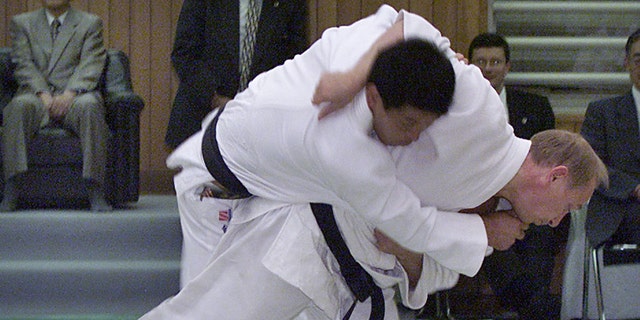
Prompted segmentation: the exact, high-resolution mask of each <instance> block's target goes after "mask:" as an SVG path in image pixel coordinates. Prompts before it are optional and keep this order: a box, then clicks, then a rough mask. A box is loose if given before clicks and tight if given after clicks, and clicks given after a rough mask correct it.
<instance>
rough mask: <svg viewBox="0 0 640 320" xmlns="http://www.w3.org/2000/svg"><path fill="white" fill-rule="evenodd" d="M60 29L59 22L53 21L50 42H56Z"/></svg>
mask: <svg viewBox="0 0 640 320" xmlns="http://www.w3.org/2000/svg"><path fill="white" fill-rule="evenodd" d="M59 29H60V20H58V19H54V20H53V22H52V23H51V40H53V41H56V38H57V37H58V32H59Z"/></svg>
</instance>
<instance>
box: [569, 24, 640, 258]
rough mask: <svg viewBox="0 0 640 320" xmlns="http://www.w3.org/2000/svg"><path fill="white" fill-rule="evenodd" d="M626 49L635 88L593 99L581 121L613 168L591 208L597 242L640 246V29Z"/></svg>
mask: <svg viewBox="0 0 640 320" xmlns="http://www.w3.org/2000/svg"><path fill="white" fill-rule="evenodd" d="M625 52H626V55H625V59H624V65H625V68H626V69H627V71H628V72H629V77H630V78H631V82H632V83H633V86H632V88H631V90H630V91H629V92H627V93H626V94H623V95H620V96H615V97H611V98H606V99H602V100H598V101H593V102H591V103H590V104H589V107H588V108H587V112H586V114H585V118H584V123H583V124H582V132H581V133H582V135H583V136H584V138H585V139H586V140H587V141H589V143H590V144H591V146H592V147H593V150H594V151H595V152H596V153H597V154H598V155H599V156H600V158H601V159H602V161H603V162H604V163H605V164H606V165H607V168H608V169H609V181H610V186H609V188H608V189H602V188H601V189H597V190H596V191H595V192H594V193H593V196H592V197H591V200H590V201H589V206H588V209H587V222H586V234H587V238H588V239H589V242H590V243H591V245H593V246H598V245H600V244H602V243H603V242H605V241H607V240H612V241H616V242H624V243H635V244H640V130H639V129H638V121H640V120H639V119H640V118H639V117H638V110H639V108H640V29H638V30H636V31H635V32H634V33H633V34H631V36H629V39H628V40H627V44H626V46H625Z"/></svg>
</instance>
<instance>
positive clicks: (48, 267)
mask: <svg viewBox="0 0 640 320" xmlns="http://www.w3.org/2000/svg"><path fill="white" fill-rule="evenodd" d="M177 212H178V211H177V206H176V204H175V197H173V196H165V197H158V196H146V197H145V196H143V197H141V198H140V201H139V202H138V203H136V204H133V205H131V206H130V207H127V208H123V209H119V210H115V211H113V212H110V213H92V212H89V211H84V210H70V211H69V210H31V211H18V212H15V213H8V214H2V215H0V243H2V246H0V319H71V320H73V319H137V318H138V317H139V316H141V315H142V314H144V313H145V312H147V311H148V310H150V309H152V308H153V307H154V306H156V305H158V304H159V303H160V302H162V301H163V300H164V299H166V298H168V297H170V296H172V295H174V294H175V293H177V292H178V290H179V270H180V249H181V242H182V235H181V232H180V223H179V217H178V213H177Z"/></svg>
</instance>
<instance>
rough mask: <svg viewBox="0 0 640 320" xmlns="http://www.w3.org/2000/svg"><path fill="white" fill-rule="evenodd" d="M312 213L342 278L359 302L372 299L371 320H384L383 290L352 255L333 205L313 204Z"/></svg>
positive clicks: (347, 315) (351, 309) (350, 310)
mask: <svg viewBox="0 0 640 320" xmlns="http://www.w3.org/2000/svg"><path fill="white" fill-rule="evenodd" d="M311 211H312V212H313V215H314V216H315V218H316V222H317V223H318V226H319V227H320V231H322V235H323V236H324V240H325V242H326V243H327V246H329V249H330V250H331V253H333V256H334V257H335V258H336V260H337V261H338V264H339V265H340V273H342V277H344V280H345V281H346V282H347V286H349V289H351V292H353V294H354V295H355V296H356V299H357V301H360V302H363V301H365V300H367V298H369V297H371V315H370V317H369V319H370V320H380V319H384V296H383V295H382V289H380V287H378V286H377V285H376V284H375V283H374V282H373V278H371V275H369V274H368V273H367V272H366V271H365V270H364V269H363V268H362V266H361V265H360V264H358V262H356V260H355V259H354V258H353V256H352V255H351V252H350V251H349V248H347V244H346V243H345V242H344V239H343V238H342V235H341V234H340V230H339V229H338V225H337V224H336V220H335V218H334V216H333V208H332V207H331V205H328V204H324V203H312V204H311ZM354 307H355V302H354V304H353V305H352V306H351V308H350V309H349V311H348V312H347V314H346V315H345V317H344V318H343V319H349V317H350V316H351V312H352V311H353V308H354Z"/></svg>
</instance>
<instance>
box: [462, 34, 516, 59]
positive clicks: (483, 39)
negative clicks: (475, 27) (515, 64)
mask: <svg viewBox="0 0 640 320" xmlns="http://www.w3.org/2000/svg"><path fill="white" fill-rule="evenodd" d="M495 47H500V48H502V50H504V58H505V59H506V60H507V61H505V62H509V61H511V49H509V44H508V43H507V40H505V39H504V37H503V36H501V35H499V34H497V33H488V32H487V33H481V34H479V35H477V36H476V37H475V38H473V40H472V41H471V44H470V45H469V54H468V55H467V57H468V58H469V60H471V59H473V50H475V49H477V48H495Z"/></svg>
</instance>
